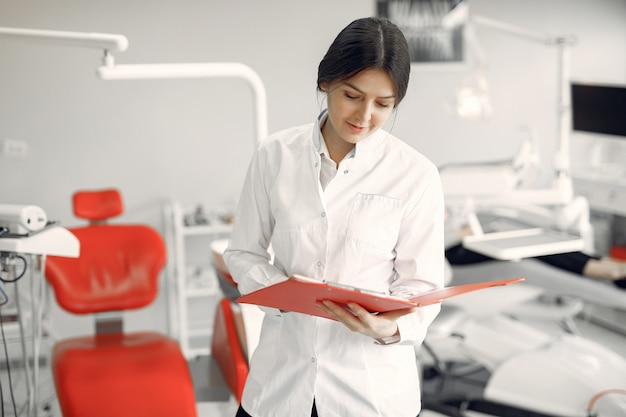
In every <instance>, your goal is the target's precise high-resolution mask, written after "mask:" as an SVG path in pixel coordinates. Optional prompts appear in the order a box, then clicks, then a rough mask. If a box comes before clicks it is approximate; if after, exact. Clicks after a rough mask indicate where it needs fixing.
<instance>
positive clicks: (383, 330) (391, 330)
mask: <svg viewBox="0 0 626 417" xmlns="http://www.w3.org/2000/svg"><path fill="white" fill-rule="evenodd" d="M316 305H317V308H319V309H320V310H322V311H323V312H324V313H326V314H328V315H329V316H331V317H332V318H334V319H335V320H337V321H338V322H340V323H343V324H344V325H345V326H346V327H347V328H348V329H350V330H352V331H353V332H358V333H361V334H364V335H366V336H370V337H372V338H374V339H380V338H384V337H391V336H395V335H397V334H398V325H397V324H396V320H398V318H400V317H402V316H404V315H406V314H409V313H412V312H414V311H415V307H410V308H403V309H401V310H394V311H388V312H386V313H378V314H373V313H370V312H369V311H367V310H366V309H364V308H363V307H361V306H360V305H358V304H356V303H348V305H347V307H348V309H349V310H348V309H346V308H344V307H343V306H341V305H339V304H337V303H334V302H332V301H329V300H323V301H318V302H317V304H316Z"/></svg>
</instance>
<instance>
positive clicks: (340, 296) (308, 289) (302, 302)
mask: <svg viewBox="0 0 626 417" xmlns="http://www.w3.org/2000/svg"><path fill="white" fill-rule="evenodd" d="M521 281H524V278H512V279H505V280H500V281H487V282H478V283H473V284H464V285H456V286H452V287H445V288H441V289H437V290H431V291H427V292H423V293H421V294H419V295H416V296H414V297H411V298H400V297H395V296H392V295H386V294H383V293H378V292H374V291H369V290H365V289H362V288H356V287H351V286H346V285H342V284H338V283H333V282H325V281H318V280H315V279H312V278H307V277H304V276H301V275H292V276H290V277H289V278H288V279H287V280H286V281H282V282H279V283H277V284H273V285H270V286H268V287H265V288H261V289H259V290H256V291H253V292H251V293H248V294H246V295H243V296H241V297H239V298H237V299H236V300H235V301H237V302H239V303H247V304H256V305H260V306H266V307H274V308H277V309H279V310H283V311H291V312H296V313H304V314H310V315H312V316H318V317H324V318H327V319H332V318H331V317H330V316H328V315H327V314H326V313H324V312H323V311H322V310H320V309H318V308H317V307H316V306H315V303H316V302H317V301H322V300H330V301H334V302H335V303H337V304H341V305H346V304H347V303H349V302H354V303H356V304H359V305H360V306H361V307H363V308H365V309H366V310H368V311H370V312H371V313H383V312H386V311H393V310H400V309H403V308H411V307H423V306H426V305H429V304H436V303H440V302H442V301H443V300H445V299H446V298H450V297H454V296H456V295H461V294H465V293H468V292H471V291H477V290H482V289H485V288H490V287H495V286H500V285H508V284H513V283H515V282H521Z"/></svg>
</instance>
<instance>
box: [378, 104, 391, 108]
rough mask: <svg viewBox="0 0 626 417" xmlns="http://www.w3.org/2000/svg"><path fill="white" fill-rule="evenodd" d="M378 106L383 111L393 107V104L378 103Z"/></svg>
mask: <svg viewBox="0 0 626 417" xmlns="http://www.w3.org/2000/svg"><path fill="white" fill-rule="evenodd" d="M378 105H379V106H380V107H382V108H383V109H388V108H389V107H391V104H388V103H378Z"/></svg>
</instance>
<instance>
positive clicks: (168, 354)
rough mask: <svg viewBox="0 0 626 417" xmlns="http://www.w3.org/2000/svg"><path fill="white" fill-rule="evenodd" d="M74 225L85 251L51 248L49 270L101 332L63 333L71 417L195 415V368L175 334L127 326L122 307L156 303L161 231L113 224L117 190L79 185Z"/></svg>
mask: <svg viewBox="0 0 626 417" xmlns="http://www.w3.org/2000/svg"><path fill="white" fill-rule="evenodd" d="M73 206H74V214H75V215H76V217H79V218H82V219H86V220H88V221H89V222H90V224H89V225H87V226H84V227H76V228H71V229H69V230H70V231H71V232H72V233H74V234H75V235H76V237H77V238H78V240H79V242H80V256H79V257H78V258H63V257H54V256H49V257H48V258H47V260H46V271H45V275H46V278H47V280H48V282H49V283H50V284H51V286H52V288H53V289H54V294H55V296H56V299H57V301H58V303H59V305H60V306H61V307H62V308H63V309H65V310H67V311H68V312H71V313H74V314H94V315H95V319H96V324H95V327H96V329H95V334H94V335H89V336H82V337H75V338H70V339H65V340H61V341H58V342H57V343H56V344H55V346H54V349H53V352H52V373H53V376H54V383H55V388H56V392H57V397H58V400H59V404H60V407H61V412H62V414H63V416H64V417H86V416H89V417H125V416H129V417H131V416H132V417H160V416H168V417H170V416H177V417H196V416H197V411H196V403H195V395H194V388H193V383H192V380H191V375H190V372H189V368H188V365H187V361H186V360H185V358H184V356H183V354H182V352H181V350H180V347H179V344H178V342H177V341H176V340H174V339H172V338H170V337H168V336H166V335H163V334H160V333H157V332H153V331H142V332H133V333H125V332H124V330H123V320H122V319H123V318H122V314H123V311H125V310H135V309H139V308H142V307H146V306H148V305H149V304H150V303H152V302H153V301H154V299H155V297H156V295H157V292H158V280H159V274H160V272H161V270H162V269H163V267H164V265H165V261H166V249H165V244H164V242H163V239H162V238H161V236H160V235H159V234H158V233H157V232H156V231H155V230H154V229H152V228H150V227H148V226H144V225H113V224H108V223H107V220H108V219H110V218H111V217H115V216H118V215H120V214H121V213H122V211H123V206H122V199H121V195H120V193H119V191H118V190H115V189H108V190H96V191H78V192H76V193H75V194H74V196H73Z"/></svg>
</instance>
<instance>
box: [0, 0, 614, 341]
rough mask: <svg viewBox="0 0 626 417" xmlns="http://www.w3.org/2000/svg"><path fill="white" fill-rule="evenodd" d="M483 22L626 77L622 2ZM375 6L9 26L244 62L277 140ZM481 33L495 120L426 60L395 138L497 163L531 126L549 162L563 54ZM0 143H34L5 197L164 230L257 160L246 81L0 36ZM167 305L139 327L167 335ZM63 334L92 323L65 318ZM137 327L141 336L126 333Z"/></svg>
mask: <svg viewBox="0 0 626 417" xmlns="http://www.w3.org/2000/svg"><path fill="white" fill-rule="evenodd" d="M470 7H471V10H472V12H473V13H475V14H480V15H484V16H488V17H492V18H495V19H499V20H502V21H506V22H509V23H512V24H515V25H519V26H523V27H525V28H528V29H533V30H537V31H541V32H546V33H554V34H569V33H572V34H576V35H577V37H578V39H579V43H578V45H577V46H576V47H575V48H574V50H573V52H572V76H573V78H577V79H599V80H609V81H614V82H625V81H626V24H625V23H626V2H624V1H623V0H528V1H524V2H520V1H513V0H471V2H470ZM374 11H375V1H374V0H371V1H367V0H341V1H335V0H316V1H307V2H305V1H302V0H300V1H294V0H274V1H271V2H259V1H255V0H239V1H217V0H213V1H207V0H205V1H200V0H181V1H177V2H170V1H165V0H155V1H151V2H149V3H146V2H143V1H139V0H109V1H98V2H96V1H94V0H89V1H80V2H75V1H74V2H73V1H69V0H57V1H46V2H41V1H35V0H22V1H19V2H17V1H11V0H0V26H6V27H25V28H40V29H54V30H71V31H87V32H107V33H121V34H124V35H126V36H127V37H128V39H129V41H130V47H129V49H128V50H127V51H126V52H124V53H118V54H117V55H116V62H117V63H119V64H135V63H161V62H220V61H236V62H242V63H244V64H247V65H249V66H250V67H252V68H253V69H254V70H255V71H257V72H258V73H259V75H260V76H261V78H262V79H263V80H264V83H265V86H266V88H267V93H268V103H269V130H270V131H275V130H278V129H281V128H284V127H287V126H290V125H293V124H299V123H305V122H310V121H312V120H313V118H314V117H315V116H316V115H317V113H318V111H319V110H320V106H321V104H320V99H319V97H318V96H317V94H316V92H315V79H316V74H317V64H318V62H319V60H320V59H321V57H322V55H323V54H324V52H325V50H326V48H327V47H328V45H329V43H330V42H331V41H332V39H333V38H334V36H335V35H336V33H337V32H338V31H339V30H340V29H341V28H342V27H343V26H345V25H346V24H347V23H348V22H350V21H351V20H353V19H355V18H357V17H362V16H365V15H371V14H373V13H374ZM477 33H478V36H479V39H480V41H481V44H482V46H483V48H484V49H485V51H486V53H487V54H488V56H489V59H490V67H489V71H488V73H487V76H488V77H489V80H490V88H491V93H492V100H493V105H494V108H495V112H494V117H493V118H492V119H491V120H488V121H486V122H479V123H468V122H464V121H461V120H458V119H456V118H455V117H454V116H453V115H452V114H451V112H450V111H449V110H448V109H447V108H446V105H445V103H446V101H447V100H449V99H450V98H451V97H452V92H453V91H454V89H455V88H456V87H457V85H458V83H459V82H460V80H461V79H462V78H463V77H464V76H465V75H466V72H465V70H466V69H467V66H466V67H463V66H461V67H459V66H449V67H446V66H444V65H438V66H435V67H434V68H432V67H424V66H415V67H414V69H413V73H412V80H411V85H410V88H409V91H408V94H407V97H406V99H405V102H403V103H402V105H401V108H400V109H399V113H398V116H397V120H396V123H395V126H394V128H393V132H394V133H395V134H396V135H398V136H399V137H401V138H403V139H404V140H406V141H407V142H408V143H410V144H411V145H412V146H414V147H415V148H417V149H419V150H420V151H422V152H423V153H424V154H426V155H427V156H429V157H430V158H431V159H433V161H434V162H436V163H437V164H443V163H446V162H451V161H460V160H461V161H467V160H480V159H484V158H488V159H492V158H493V159H500V158H502V157H506V156H509V155H510V154H511V153H512V152H513V151H514V149H515V148H516V145H517V143H516V142H515V139H516V138H517V136H516V132H517V129H518V128H519V127H520V126H530V127H532V128H533V129H535V130H536V131H537V132H538V133H539V135H540V138H541V139H542V144H543V146H545V148H544V153H545V154H546V160H547V161H546V167H549V166H550V154H551V153H552V152H553V151H554V149H555V146H556V138H555V137H554V136H555V134H556V129H557V126H556V121H557V120H556V101H555V100H556V81H557V77H556V71H557V68H556V52H555V50H554V49H553V48H552V47H547V46H542V45H539V44H535V43H532V42H529V41H526V40H524V39H520V38H515V37H512V36H507V35H503V34H502V33H499V32H497V31H495V30H493V29H488V28H478V29H477ZM0 59H1V61H0V62H1V65H0V139H4V138H15V139H20V140H23V141H25V142H26V143H27V144H28V146H29V154H28V157H27V158H26V159H24V160H15V159H9V158H6V157H4V156H0V202H3V203H28V204H38V205H40V206H42V207H43V208H44V209H45V210H46V212H47V213H48V216H49V217H50V218H51V219H56V220H60V221H61V223H62V224H63V225H66V226H71V225H74V224H77V223H79V222H78V221H77V220H76V219H75V218H73V216H72V214H71V205H70V197H71V194H72V193H73V192H74V191H75V190H77V189H81V188H97V187H107V186H115V187H119V188H120V189H121V190H122V192H123V194H124V198H125V202H126V214H125V215H124V217H123V218H122V220H130V221H143V222H147V223H150V224H153V225H155V226H156V227H158V228H160V227H161V226H162V225H161V205H162V203H163V202H164V201H165V200H166V199H168V198H177V199H179V200H180V201H182V203H183V204H186V205H194V204H196V203H198V202H204V203H207V204H223V203H232V202H234V201H235V199H236V198H237V194H238V189H239V185H240V183H241V181H242V178H243V175H244V173H245V169H246V165H247V162H248V159H249V158H250V156H251V153H252V142H253V138H252V134H253V130H252V104H251V94H250V91H249V89H248V87H247V85H245V83H243V82H241V81H238V80H194V81H172V80H170V81H116V82H113V81H110V82H104V81H101V80H98V79H97V78H96V76H95V74H94V72H95V68H96V67H97V66H98V65H100V60H101V56H100V52H98V51H95V50H89V49H75V48H69V47H59V46H45V45H34V44H20V43H15V42H9V41H6V40H0ZM163 306H164V303H163V299H162V297H161V298H160V299H159V300H158V302H157V303H156V304H155V307H152V308H150V309H147V310H146V311H145V312H144V313H142V314H140V319H139V320H140V321H138V322H137V323H138V325H139V324H141V325H144V324H147V325H148V326H152V327H155V328H157V329H161V330H162V329H164V328H165V322H166V319H165V310H164V308H163ZM55 317H56V323H57V324H58V326H57V327H59V328H60V332H61V333H62V334H65V333H72V332H78V330H77V327H75V326H82V325H83V324H82V321H79V320H76V319H75V318H71V317H69V316H68V315H65V314H64V313H61V312H59V311H55ZM131 326H133V325H132V324H131Z"/></svg>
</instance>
